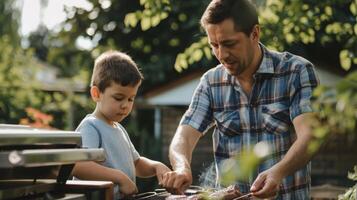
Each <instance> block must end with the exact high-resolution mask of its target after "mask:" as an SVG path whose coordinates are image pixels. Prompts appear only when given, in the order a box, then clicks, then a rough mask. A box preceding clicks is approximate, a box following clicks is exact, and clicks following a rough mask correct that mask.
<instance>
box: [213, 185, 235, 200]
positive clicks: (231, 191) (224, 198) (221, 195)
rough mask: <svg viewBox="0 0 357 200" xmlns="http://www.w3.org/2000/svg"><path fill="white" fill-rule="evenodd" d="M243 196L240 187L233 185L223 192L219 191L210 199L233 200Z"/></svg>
mask: <svg viewBox="0 0 357 200" xmlns="http://www.w3.org/2000/svg"><path fill="white" fill-rule="evenodd" d="M240 196H242V193H241V192H240V191H239V189H238V187H236V186H234V185H231V186H229V187H227V188H224V189H222V190H218V191H216V192H213V193H211V194H209V195H208V199H212V200H232V199H234V198H237V197H240Z"/></svg>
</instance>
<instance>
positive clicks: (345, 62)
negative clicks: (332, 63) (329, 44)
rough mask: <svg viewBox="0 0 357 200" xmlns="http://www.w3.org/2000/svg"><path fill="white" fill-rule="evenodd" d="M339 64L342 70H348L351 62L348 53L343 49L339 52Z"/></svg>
mask: <svg viewBox="0 0 357 200" xmlns="http://www.w3.org/2000/svg"><path fill="white" fill-rule="evenodd" d="M340 64H341V67H342V68H343V69H344V70H346V71H347V70H349V69H350V68H351V64H352V60H351V58H350V57H349V51H348V50H346V49H344V50H342V51H341V52H340Z"/></svg>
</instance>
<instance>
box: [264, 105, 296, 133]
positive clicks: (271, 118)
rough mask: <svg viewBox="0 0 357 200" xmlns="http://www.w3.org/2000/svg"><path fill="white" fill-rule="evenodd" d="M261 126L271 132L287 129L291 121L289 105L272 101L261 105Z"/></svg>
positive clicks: (283, 131)
mask: <svg viewBox="0 0 357 200" xmlns="http://www.w3.org/2000/svg"><path fill="white" fill-rule="evenodd" d="M262 115H263V128H264V129H265V130H266V131H267V132H268V133H272V134H282V133H285V132H287V131H289V128H290V127H291V125H292V123H291V120H290V115H289V107H288V106H287V105H286V104H284V103H280V102H279V103H272V104H266V105H263V106H262Z"/></svg>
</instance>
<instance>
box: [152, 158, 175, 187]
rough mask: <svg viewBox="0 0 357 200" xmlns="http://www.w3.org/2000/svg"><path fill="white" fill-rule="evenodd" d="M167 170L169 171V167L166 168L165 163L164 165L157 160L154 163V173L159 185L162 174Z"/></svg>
mask: <svg viewBox="0 0 357 200" xmlns="http://www.w3.org/2000/svg"><path fill="white" fill-rule="evenodd" d="M167 172H171V169H170V168H168V167H167V166H166V165H164V164H163V163H161V162H158V163H157V164H156V166H155V174H156V177H157V180H158V182H159V185H161V183H162V179H163V176H164V174H165V173H167Z"/></svg>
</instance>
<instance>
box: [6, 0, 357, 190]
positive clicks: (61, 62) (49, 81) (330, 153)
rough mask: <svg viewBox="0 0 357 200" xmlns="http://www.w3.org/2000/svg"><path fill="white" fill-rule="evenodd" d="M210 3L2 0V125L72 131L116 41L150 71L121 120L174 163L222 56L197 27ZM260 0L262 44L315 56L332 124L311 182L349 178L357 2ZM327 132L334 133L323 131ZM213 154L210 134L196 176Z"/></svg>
mask: <svg viewBox="0 0 357 200" xmlns="http://www.w3.org/2000/svg"><path fill="white" fill-rule="evenodd" d="M208 3H209V0H195V1H187V0H184V1H170V0H140V1H135V0H116V1H110V0H97V1H95V0H62V1H61V0H2V1H0V52H1V54H0V123H6V124H27V125H31V126H33V127H38V128H53V129H62V130H74V129H75V128H76V126H77V125H78V123H79V122H80V120H81V119H82V118H83V117H84V116H85V115H86V114H87V113H91V112H92V110H93V109H94V106H95V105H94V104H93V102H92V101H91V99H90V96H89V81H90V75H91V72H92V68H93V61H94V59H95V58H96V57H97V56H98V55H99V54H100V53H101V52H103V51H105V50H108V49H117V50H120V51H123V52H126V53H128V54H129V55H130V56H132V58H133V59H134V60H135V61H136V62H137V64H138V65H139V67H140V68H141V70H142V72H143V74H144V76H145V80H144V82H143V84H142V86H141V88H140V91H139V96H138V98H137V100H136V103H135V108H134V110H133V112H132V114H131V115H130V117H128V119H126V120H125V121H124V122H123V124H124V126H125V127H126V128H127V130H128V133H129V134H130V137H131V138H132V141H133V143H134V145H135V146H136V148H137V149H138V151H139V152H140V153H141V154H142V155H144V156H147V157H149V158H152V159H157V160H161V161H163V162H165V163H166V164H169V162H168V158H167V149H168V145H169V143H170V141H171V138H172V136H173V134H174V132H175V129H176V127H177V125H178V122H179V120H180V118H181V116H182V114H183V113H184V111H185V110H186V109H187V106H188V104H189V102H190V99H191V97H192V93H193V91H194V89H195V87H196V85H197V83H198V81H199V78H200V76H201V75H202V74H203V73H204V72H205V71H206V70H208V69H210V68H212V67H214V66H215V65H216V64H217V61H216V60H215V59H214V57H213V56H212V54H211V50H210V48H209V46H208V44H207V38H206V37H205V33H204V32H203V31H202V30H201V29H200V26H199V19H200V16H201V14H202V13H203V11H204V8H205V7H206V6H207V4H208ZM255 3H256V4H257V6H258V9H259V12H260V23H261V27H262V37H261V41H262V42H263V44H265V45H266V46H268V47H269V48H272V49H276V50H279V51H283V50H286V51H290V52H292V53H295V54H298V55H301V56H303V57H305V58H307V59H309V60H310V61H312V62H313V63H314V64H315V66H316V69H317V72H318V74H319V77H320V79H321V83H322V85H323V88H321V89H320V90H319V91H318V92H320V93H318V92H317V96H316V99H317V100H320V101H317V102H318V103H317V105H316V107H317V108H318V109H320V110H321V111H323V113H322V115H321V118H323V119H324V120H325V121H320V122H321V123H319V124H318V126H319V127H325V129H323V130H322V131H321V130H320V132H318V134H320V138H323V139H324V140H323V142H320V143H319V145H321V143H323V148H322V150H320V152H319V153H318V154H317V156H315V158H314V160H313V162H312V164H313V177H312V183H313V185H322V184H326V183H329V184H333V185H340V186H344V187H349V186H351V185H352V184H353V182H352V181H351V180H349V179H347V172H348V170H352V168H353V166H354V165H355V164H356V163H357V157H356V155H357V148H356V147H355V144H356V143H355V142H356V138H355V137H354V135H356V134H343V133H345V132H352V133H356V131H355V130H356V129H355V124H356V123H355V122H356V121H355V120H356V118H357V116H356V115H355V113H356V107H355V106H356V101H357V97H356V95H355V94H356V84H357V75H356V66H357V37H356V35H357V24H356V21H357V1H356V0H325V1H321V2H320V1H316V2H315V1H302V0H299V1H282V0H267V1H265V0H255ZM341 81H342V82H343V84H340V85H339V87H337V86H338V83H340V82H341ZM336 87H337V92H336ZM341 88H342V89H341ZM331 91H335V92H331ZM326 93H327V94H330V96H329V98H332V100H333V102H334V104H333V105H336V104H337V103H338V102H342V103H343V105H344V106H343V108H342V109H340V110H337V111H333V109H332V110H331V109H330V110H329V109H328V106H325V107H323V106H321V105H324V104H323V102H324V100H326V99H325V98H323V99H321V98H318V97H325V96H326V95H325V96H324V95H323V94H326ZM331 96H332V97H331ZM341 96H342V97H343V96H344V97H343V98H342V99H343V100H341V98H340V97H341ZM330 100H331V99H330ZM340 104H341V103H340ZM340 107H341V106H340ZM334 108H335V107H334ZM326 116H327V118H329V119H330V118H331V119H333V120H332V121H331V120H326ZM324 117H325V118H324ZM346 121H347V122H348V123H349V125H348V124H347V125H342V128H341V123H342V124H344V123H346ZM351 124H352V125H351ZM331 127H334V129H331ZM336 127H337V128H336ZM331 130H332V131H331ZM346 130H347V131H346ZM330 132H333V133H334V134H332V136H331V137H330V138H332V139H329V140H327V139H325V138H326V137H325V136H326V135H328V133H330ZM340 133H341V134H340ZM341 147H343V148H341ZM211 152H212V144H211V136H210V133H208V134H207V135H206V136H205V137H204V138H203V140H201V141H200V143H199V146H198V148H196V150H195V152H194V162H193V172H194V179H195V180H194V183H195V184H202V183H203V182H205V183H207V184H210V181H207V180H209V179H210V178H209V177H211V174H210V172H211V170H210V169H211V168H210V166H211V163H212V161H213V157H212V153H211ZM203 172H209V173H208V174H206V173H203ZM204 180H205V181H204ZM154 182H155V180H154V179H149V180H141V179H139V187H140V190H141V191H145V190H147V191H149V190H152V188H153V187H157V186H156V185H155V184H153V183H154Z"/></svg>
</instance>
